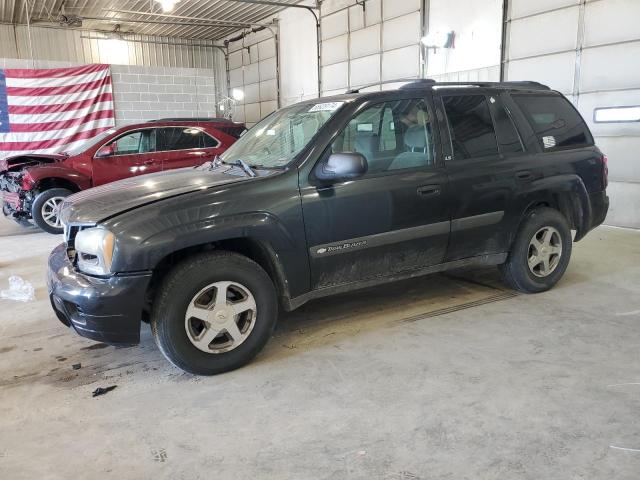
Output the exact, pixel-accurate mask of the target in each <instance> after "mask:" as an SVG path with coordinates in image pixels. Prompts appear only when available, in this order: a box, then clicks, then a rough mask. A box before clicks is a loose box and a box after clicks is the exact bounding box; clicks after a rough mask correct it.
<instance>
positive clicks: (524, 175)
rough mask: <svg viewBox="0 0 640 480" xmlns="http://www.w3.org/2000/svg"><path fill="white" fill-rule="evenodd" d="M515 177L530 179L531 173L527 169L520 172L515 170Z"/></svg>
mask: <svg viewBox="0 0 640 480" xmlns="http://www.w3.org/2000/svg"><path fill="white" fill-rule="evenodd" d="M516 178H517V179H518V180H531V179H533V173H531V171H529V170H523V171H521V172H516Z"/></svg>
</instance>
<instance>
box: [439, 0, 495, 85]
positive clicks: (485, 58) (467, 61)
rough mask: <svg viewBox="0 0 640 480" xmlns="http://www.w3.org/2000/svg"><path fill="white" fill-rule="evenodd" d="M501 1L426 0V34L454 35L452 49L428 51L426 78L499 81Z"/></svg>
mask: <svg viewBox="0 0 640 480" xmlns="http://www.w3.org/2000/svg"><path fill="white" fill-rule="evenodd" d="M502 1H503V0H482V1H469V0H430V1H429V16H428V18H429V32H442V33H445V32H450V31H454V32H455V48H451V49H437V50H434V49H428V54H427V55H428V57H427V77H429V78H434V79H436V80H441V81H498V80H500V44H501V42H502Z"/></svg>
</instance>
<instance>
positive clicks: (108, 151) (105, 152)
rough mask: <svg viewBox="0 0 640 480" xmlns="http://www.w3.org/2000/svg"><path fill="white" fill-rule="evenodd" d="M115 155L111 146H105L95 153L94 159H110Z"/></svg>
mask: <svg viewBox="0 0 640 480" xmlns="http://www.w3.org/2000/svg"><path fill="white" fill-rule="evenodd" d="M115 153H116V151H115V149H114V148H113V145H105V146H103V147H100V148H99V149H98V151H97V152H96V158H104V157H110V156H112V155H114V154H115Z"/></svg>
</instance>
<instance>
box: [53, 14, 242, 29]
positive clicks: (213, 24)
mask: <svg viewBox="0 0 640 480" xmlns="http://www.w3.org/2000/svg"><path fill="white" fill-rule="evenodd" d="M81 18H82V19H83V20H93V21H96V22H106V23H113V24H116V25H117V24H121V23H142V24H154V25H179V26H186V27H236V28H237V27H238V25H229V24H225V23H224V22H200V21H198V22H193V21H191V22H187V21H184V22H181V21H174V22H171V21H168V20H140V19H135V18H115V17H88V16H82V17H81ZM41 20H43V19H41ZM246 26H251V25H249V24H247V25H246Z"/></svg>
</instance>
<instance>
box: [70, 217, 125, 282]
mask: <svg viewBox="0 0 640 480" xmlns="http://www.w3.org/2000/svg"><path fill="white" fill-rule="evenodd" d="M74 244H75V248H76V253H77V254H78V269H79V270H80V271H81V272H84V273H89V274H93V275H108V274H109V273H111V262H112V260H113V249H114V247H115V244H116V237H115V235H114V234H113V233H111V232H110V231H109V230H105V229H104V228H88V229H87V230H81V231H80V232H78V234H77V235H76V239H75V242H74Z"/></svg>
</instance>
